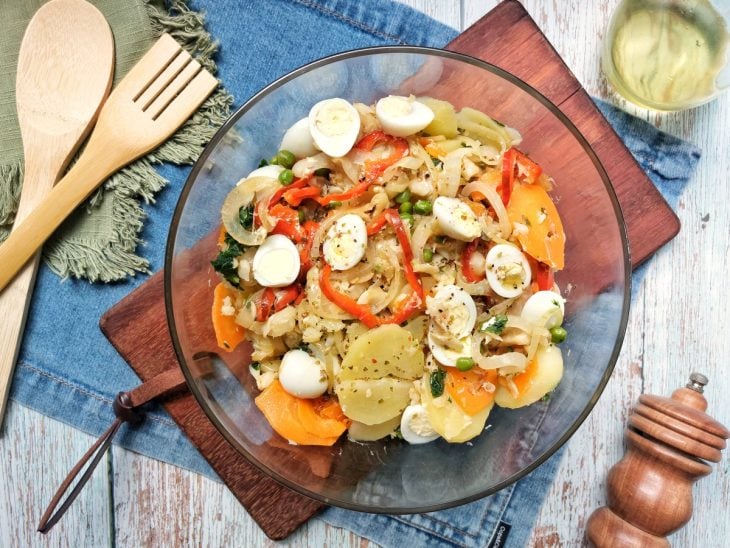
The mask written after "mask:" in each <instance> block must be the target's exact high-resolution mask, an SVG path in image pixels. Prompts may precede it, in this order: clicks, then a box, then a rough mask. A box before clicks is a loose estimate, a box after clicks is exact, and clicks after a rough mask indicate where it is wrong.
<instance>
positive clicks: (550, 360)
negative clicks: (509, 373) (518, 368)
mask: <svg viewBox="0 0 730 548" xmlns="http://www.w3.org/2000/svg"><path fill="white" fill-rule="evenodd" d="M562 378H563V354H562V353H561V352H560V348H558V347H557V346H555V345H552V344H551V345H549V346H546V347H544V348H541V349H539V350H538V351H537V352H536V353H535V359H534V360H532V361H531V362H530V364H529V365H528V366H527V369H525V370H524V371H523V372H522V373H520V374H519V375H515V376H514V377H513V378H512V380H513V382H514V383H515V386H516V388H517V391H518V392H519V395H518V396H517V397H515V396H514V395H513V394H512V393H511V392H510V390H509V389H508V388H506V387H505V386H502V385H499V386H498V387H497V392H496V393H495V396H494V400H495V402H496V403H497V405H499V406H500V407H507V408H509V409H516V408H518V407H524V406H526V405H531V404H533V403H535V402H536V401H537V400H539V399H540V398H542V397H543V396H544V395H545V394H547V393H548V392H550V391H551V390H553V389H554V388H555V387H556V386H557V385H558V383H559V382H560V379H562Z"/></svg>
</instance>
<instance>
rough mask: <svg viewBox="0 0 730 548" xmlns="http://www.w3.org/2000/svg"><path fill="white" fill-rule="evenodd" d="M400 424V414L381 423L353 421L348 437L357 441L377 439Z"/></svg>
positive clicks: (348, 430)
mask: <svg viewBox="0 0 730 548" xmlns="http://www.w3.org/2000/svg"><path fill="white" fill-rule="evenodd" d="M399 426H400V415H396V416H395V417H393V418H392V419H390V420H387V421H385V422H381V423H380V424H364V423H362V422H357V421H352V424H350V428H348V429H347V437H348V438H350V439H351V440H355V441H375V440H379V439H381V438H384V437H385V436H387V435H388V434H390V433H391V432H393V431H394V430H395V429H396V428H398V427H399Z"/></svg>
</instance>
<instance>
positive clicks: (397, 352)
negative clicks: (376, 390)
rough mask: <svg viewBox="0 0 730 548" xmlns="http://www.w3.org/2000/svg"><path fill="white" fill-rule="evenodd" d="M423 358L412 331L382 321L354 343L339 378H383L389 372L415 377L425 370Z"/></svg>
mask: <svg viewBox="0 0 730 548" xmlns="http://www.w3.org/2000/svg"><path fill="white" fill-rule="evenodd" d="M423 362H424V357H423V350H422V349H421V346H420V344H419V342H418V340H416V338H415V337H414V336H413V334H412V333H411V332H410V331H408V330H407V329H404V328H403V327H400V326H399V325H395V324H386V325H381V326H380V327H376V328H375V329H371V330H370V331H368V332H367V333H365V334H364V335H362V336H360V337H359V338H358V339H356V340H355V342H353V343H352V344H351V345H350V348H349V350H348V351H347V354H346V355H345V359H344V360H342V369H341V371H340V374H339V376H338V380H339V381H347V380H353V379H381V378H383V377H387V376H389V375H391V376H393V377H398V378H401V379H409V380H413V379H417V378H418V377H420V376H421V375H422V374H423ZM351 418H352V417H351ZM381 422H382V421H381Z"/></svg>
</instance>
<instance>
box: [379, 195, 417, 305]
mask: <svg viewBox="0 0 730 548" xmlns="http://www.w3.org/2000/svg"><path fill="white" fill-rule="evenodd" d="M383 215H384V216H385V220H386V221H388V224H390V226H392V227H393V230H395V236H396V238H398V243H399V244H400V247H401V249H402V250H403V267H404V269H405V271H406V280H408V285H410V286H411V287H412V288H413V291H414V292H415V293H416V295H418V297H419V298H420V299H421V302H424V299H425V296H424V293H423V284H421V279H420V278H419V277H418V275H417V274H416V273H415V272H414V270H413V262H412V261H413V250H412V249H411V242H410V240H409V239H408V233H407V232H406V227H405V226H404V225H403V221H402V220H401V218H400V215H399V214H398V211H397V210H396V209H386V210H385V211H384V212H383Z"/></svg>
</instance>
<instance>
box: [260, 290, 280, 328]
mask: <svg viewBox="0 0 730 548" xmlns="http://www.w3.org/2000/svg"><path fill="white" fill-rule="evenodd" d="M275 299H276V294H275V293H274V290H273V289H271V288H270V287H267V288H266V289H264V292H263V293H262V294H261V297H260V298H259V299H258V300H257V302H256V321H257V322H265V321H266V320H267V318H268V317H269V315H270V314H271V309H272V308H273V306H274V300H275Z"/></svg>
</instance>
